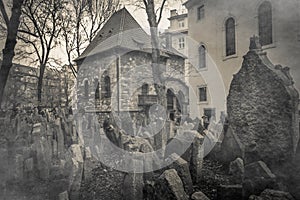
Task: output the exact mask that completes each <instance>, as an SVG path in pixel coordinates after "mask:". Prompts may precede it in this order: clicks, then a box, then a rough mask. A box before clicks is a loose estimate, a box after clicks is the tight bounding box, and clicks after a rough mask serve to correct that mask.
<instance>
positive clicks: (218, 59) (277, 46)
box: [184, 0, 300, 115]
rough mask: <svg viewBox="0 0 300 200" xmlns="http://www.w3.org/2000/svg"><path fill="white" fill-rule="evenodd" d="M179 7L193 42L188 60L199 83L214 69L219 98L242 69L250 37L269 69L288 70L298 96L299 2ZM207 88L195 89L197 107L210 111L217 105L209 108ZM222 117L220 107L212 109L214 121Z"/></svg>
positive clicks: (203, 2)
mask: <svg viewBox="0 0 300 200" xmlns="http://www.w3.org/2000/svg"><path fill="white" fill-rule="evenodd" d="M184 5H185V6H186V8H187V9H188V26H189V31H188V32H189V37H191V38H192V39H193V40H192V44H189V45H188V46H189V54H188V55H189V60H190V62H192V63H193V64H194V65H196V66H198V68H199V70H201V71H203V74H204V76H202V77H203V78H205V79H207V77H205V74H211V73H210V71H211V70H215V69H217V70H218V72H219V74H220V80H219V77H216V80H215V82H219V81H221V80H222V81H223V83H224V86H223V88H224V93H225V96H227V94H228V91H229V88H230V83H231V80H232V78H233V75H234V74H235V73H237V71H238V70H239V69H240V67H241V65H242V60H243V56H244V55H245V54H246V52H247V51H248V49H249V38H250V37H251V36H253V35H258V36H259V37H260V43H261V45H262V48H263V50H264V51H265V52H267V54H268V57H269V58H270V60H271V61H272V62H273V63H274V64H281V65H283V66H288V67H290V73H291V75H292V76H293V79H294V81H295V87H296V88H297V90H298V91H299V89H300V67H299V66H300V59H299V55H300V37H299V36H300V34H299V33H300V29H299V25H300V18H299V8H300V6H299V1H296V0H291V1H288V2H287V1H284V0H273V1H263V0H253V1H247V2H245V1H243V0H232V1H226V2H225V1H222V0H213V1H208V0H189V1H187V2H186V3H185V4H184ZM195 43H196V44H195ZM208 79H209V78H208ZM198 81H199V79H198ZM211 84H214V83H213V82H211V83H208V81H207V80H203V83H202V84H200V85H203V87H201V86H200V87H199V91H200V93H203V99H201V98H200V99H199V103H204V104H205V106H207V107H209V108H211V109H214V107H218V105H216V104H215V103H213V102H212V101H213V100H214V99H212V98H213V97H212V96H213V95H212V94H211V93H213V92H214V91H212V90H219V87H215V86H212V85H211ZM196 85H198V84H196ZM205 87H206V89H205ZM201 88H203V89H201ZM211 88H212V89H211ZM205 93H206V95H205ZM201 96H202V95H200V97H201ZM204 96H207V98H205V97H204ZM220 98H223V97H222V96H220ZM202 100H203V101H202ZM205 100H206V101H205ZM224 104H225V105H226V98H225V99H224ZM221 107H222V106H221ZM191 110H192V108H191ZM223 111H226V106H225V107H224V110H219V109H218V108H216V109H215V113H216V115H218V114H220V113H221V112H223Z"/></svg>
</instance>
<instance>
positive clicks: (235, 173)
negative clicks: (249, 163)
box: [229, 158, 245, 184]
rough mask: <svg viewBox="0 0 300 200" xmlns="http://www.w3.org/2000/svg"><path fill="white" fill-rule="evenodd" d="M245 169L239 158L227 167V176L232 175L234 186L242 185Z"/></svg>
mask: <svg viewBox="0 0 300 200" xmlns="http://www.w3.org/2000/svg"><path fill="white" fill-rule="evenodd" d="M244 172H245V168H244V161H243V160H242V159H241V158H237V159H235V160H234V161H232V162H231V163H230V165H229V174H231V175H232V181H233V182H234V183H236V184H240V183H242V180H243V176H244Z"/></svg>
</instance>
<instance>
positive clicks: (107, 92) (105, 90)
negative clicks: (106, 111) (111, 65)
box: [104, 76, 111, 98]
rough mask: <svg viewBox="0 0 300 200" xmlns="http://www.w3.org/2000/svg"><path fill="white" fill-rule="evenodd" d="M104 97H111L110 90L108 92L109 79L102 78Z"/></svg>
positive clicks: (106, 77)
mask: <svg viewBox="0 0 300 200" xmlns="http://www.w3.org/2000/svg"><path fill="white" fill-rule="evenodd" d="M104 97H105V98H109V97H111V90H110V77H109V76H105V77H104Z"/></svg>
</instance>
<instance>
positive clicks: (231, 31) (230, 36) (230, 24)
mask: <svg viewBox="0 0 300 200" xmlns="http://www.w3.org/2000/svg"><path fill="white" fill-rule="evenodd" d="M225 37H226V56H231V55H234V54H236V44H235V20H234V19H233V18H232V17H230V18H228V19H227V20H226V22H225Z"/></svg>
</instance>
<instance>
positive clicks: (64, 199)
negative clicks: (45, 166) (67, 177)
mask: <svg viewBox="0 0 300 200" xmlns="http://www.w3.org/2000/svg"><path fill="white" fill-rule="evenodd" d="M58 200H69V194H68V191H64V192H62V193H60V194H59V195H58Z"/></svg>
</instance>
